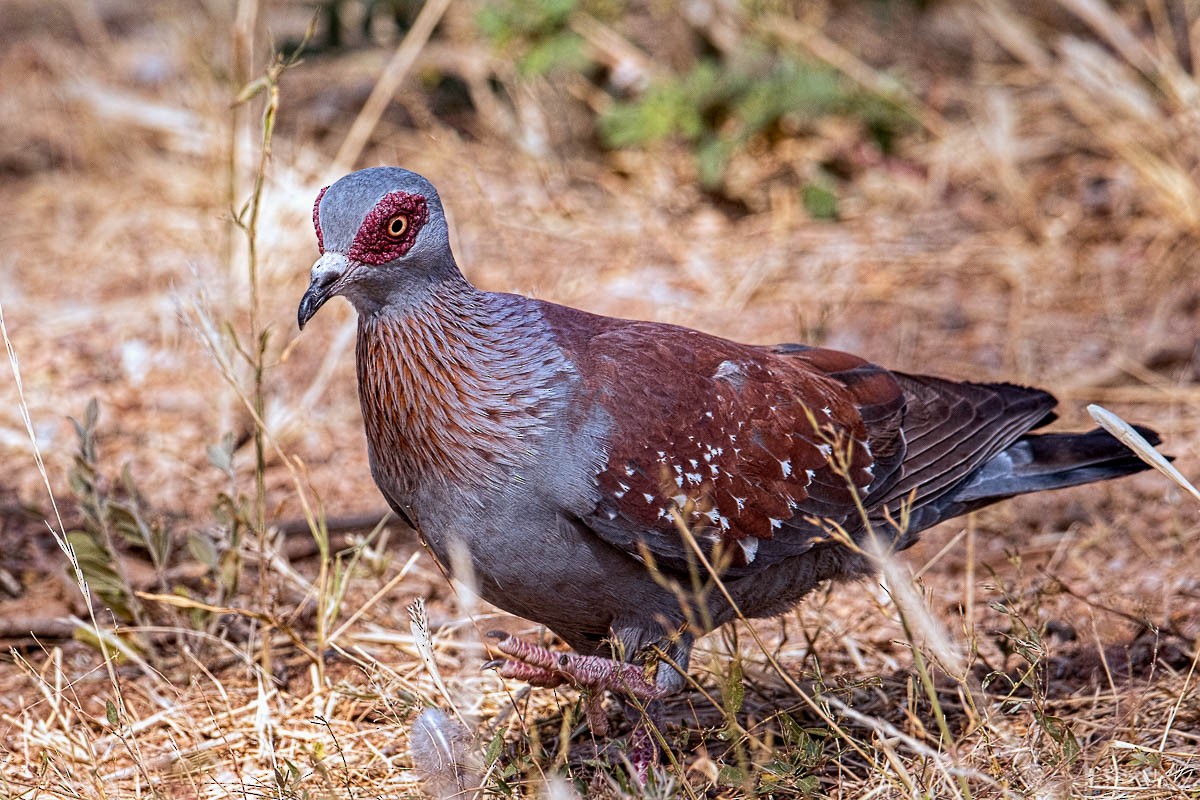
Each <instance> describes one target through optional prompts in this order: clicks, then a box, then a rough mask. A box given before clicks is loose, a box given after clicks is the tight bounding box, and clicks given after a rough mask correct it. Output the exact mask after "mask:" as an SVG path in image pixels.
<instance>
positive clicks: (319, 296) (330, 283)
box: [296, 253, 350, 330]
mask: <svg viewBox="0 0 1200 800" xmlns="http://www.w3.org/2000/svg"><path fill="white" fill-rule="evenodd" d="M349 269H350V260H349V259H347V258H346V257H345V256H344V255H342V254H341V253H325V254H323V255H322V256H321V257H320V258H318V259H317V262H316V263H315V264H313V266H312V272H311V273H309V276H310V280H309V284H308V291H307V292H305V293H304V297H302V298H301V299H300V308H299V310H298V311H297V312H296V322H298V323H299V324H300V330H304V325H305V323H307V322H308V321H309V320H310V319H312V316H313V314H316V313H317V310H318V309H319V308H320V307H321V306H323V305H325V301H326V300H328V299H329V298H331V297H333V296H334V295H335V294H336V292H335V291H334V289H335V288H336V286H337V284H338V282H339V281H340V280H341V279H342V278H344V277H345V276H346V273H347V272H348V271H349Z"/></svg>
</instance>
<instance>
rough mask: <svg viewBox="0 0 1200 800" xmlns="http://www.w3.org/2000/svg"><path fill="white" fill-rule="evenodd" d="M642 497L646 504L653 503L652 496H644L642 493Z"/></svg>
mask: <svg viewBox="0 0 1200 800" xmlns="http://www.w3.org/2000/svg"><path fill="white" fill-rule="evenodd" d="M642 497H644V498H646V502H647V503H653V502H654V495H652V494H646V493H645V492H643V493H642Z"/></svg>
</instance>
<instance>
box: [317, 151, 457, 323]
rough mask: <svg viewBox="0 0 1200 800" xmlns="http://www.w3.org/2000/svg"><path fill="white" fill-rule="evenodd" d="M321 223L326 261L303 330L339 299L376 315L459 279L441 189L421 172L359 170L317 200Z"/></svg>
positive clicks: (320, 264)
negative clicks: (434, 185) (420, 173)
mask: <svg viewBox="0 0 1200 800" xmlns="http://www.w3.org/2000/svg"><path fill="white" fill-rule="evenodd" d="M313 226H314V227H315V228H316V231H317V245H318V247H319V248H320V250H321V257H320V258H318V259H317V262H316V263H315V264H313V267H312V272H311V273H310V283H309V285H308V291H306V292H305V293H304V297H303V299H301V301H300V308H299V310H298V311H297V315H296V319H297V322H299V324H300V328H301V330H303V329H304V325H305V323H307V322H308V321H309V319H311V318H312V316H313V315H314V314H316V313H317V310H318V309H319V308H320V307H321V306H323V305H324V304H325V302H326V301H327V300H328V299H329V298H331V297H333V296H334V295H339V294H340V295H342V296H344V297H345V298H346V299H348V300H349V301H350V302H351V303H353V304H354V307H355V309H356V310H357V311H358V313H359V314H361V315H364V316H370V315H374V314H377V313H379V312H380V311H382V310H384V309H388V308H403V307H405V306H406V305H408V304H411V303H412V302H414V300H417V299H419V298H420V297H422V296H423V294H424V293H425V292H428V291H429V290H430V289H431V288H432V287H433V286H435V285H436V284H437V283H439V282H441V281H443V280H446V279H447V278H450V277H453V276H456V275H458V268H457V266H455V264H454V256H453V255H452V254H451V252H450V242H449V233H448V231H447V228H446V217H445V214H444V213H443V212H442V203H441V200H439V199H438V194H437V190H436V189H435V188H433V184H431V183H430V182H429V181H427V180H425V178H423V177H421V176H420V175H418V174H416V173H415V172H409V171H408V170H405V169H400V168H398V167H372V168H371V169H364V170H359V171H358V172H352V173H351V174H349V175H347V176H345V177H344V178H341V179H340V180H338V181H337V182H336V183H334V184H332V185H331V186H327V187H325V188H324V189H322V190H321V192H320V194H318V195H317V201H316V203H315V204H314V205H313Z"/></svg>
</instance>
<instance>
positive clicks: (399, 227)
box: [384, 214, 408, 239]
mask: <svg viewBox="0 0 1200 800" xmlns="http://www.w3.org/2000/svg"><path fill="white" fill-rule="evenodd" d="M384 230H385V231H387V235H388V236H390V237H392V238H393V239H399V238H400V237H401V236H403V235H404V232H405V231H407V230H408V215H407V214H397V215H396V216H394V217H392V218H391V219H389V220H388V221H387V226H386V227H385V228H384Z"/></svg>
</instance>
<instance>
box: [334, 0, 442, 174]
mask: <svg viewBox="0 0 1200 800" xmlns="http://www.w3.org/2000/svg"><path fill="white" fill-rule="evenodd" d="M449 6H450V0H430V2H428V3H425V4H424V6H422V7H421V13H420V14H418V15H417V19H416V21H415V22H414V23H413V26H412V28H411V29H410V30H409V32H408V35H407V36H405V37H404V40H403V41H402V42H400V46H399V47H397V48H396V53H395V55H393V56H392V60H391V61H389V62H388V63H387V66H386V67H384V69H383V74H382V75H380V76H379V80H378V82H376V84H375V88H374V89H372V90H371V94H370V96H369V97H367V102H366V103H364V104H363V107H362V110H361V111H360V112H358V116H357V117H356V118H355V120H354V124H353V125H351V126H350V131H349V133H347V134H346V138H345V139H344V140H343V141H342V146H341V147H340V148H339V149H338V152H337V155H336V156H335V157H334V159H333V166H332V170H331V171H332V172H334V173H339V174H340V173H342V172H345V171H346V170H349V169H352V168H353V167H354V164H355V162H356V161H358V157H359V155H360V154H361V153H362V151H363V148H364V147H366V145H367V140H368V139H370V138H371V133H372V132H373V131H374V130H375V126H376V125H378V124H379V118H380V117H381V116H383V111H384V109H385V108H387V104H388V103H390V102H391V100H392V97H393V96H394V95H395V94H396V91H397V90H399V88H400V84H402V83H404V79H405V78H406V77H408V73H409V70H411V69H412V66H413V64H414V63H415V62H416V60H417V56H418V55H419V54H420V53H421V49H422V48H423V47H425V43H426V42H427V41H429V36H430V34H432V33H433V29H434V27H436V26H437V24H438V20H440V19H441V18H442V15H443V14H445V13H446V9H447V8H448V7H449Z"/></svg>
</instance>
